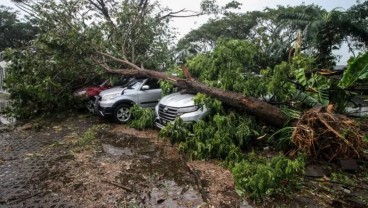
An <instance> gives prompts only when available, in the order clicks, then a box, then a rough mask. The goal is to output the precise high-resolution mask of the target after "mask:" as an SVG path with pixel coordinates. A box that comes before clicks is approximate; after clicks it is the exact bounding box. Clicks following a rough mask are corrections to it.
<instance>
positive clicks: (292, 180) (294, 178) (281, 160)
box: [232, 153, 305, 200]
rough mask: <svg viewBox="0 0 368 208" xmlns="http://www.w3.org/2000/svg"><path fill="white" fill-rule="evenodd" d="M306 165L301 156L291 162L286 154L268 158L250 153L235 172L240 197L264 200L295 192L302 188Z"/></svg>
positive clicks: (233, 169)
mask: <svg viewBox="0 0 368 208" xmlns="http://www.w3.org/2000/svg"><path fill="white" fill-rule="evenodd" d="M304 166H305V157H304V156H302V155H301V156H299V157H298V158H297V159H295V160H291V159H288V158H287V157H285V156H284V155H278V156H276V157H273V158H272V159H268V158H264V157H260V156H256V154H255V153H251V154H249V155H248V156H247V158H246V159H245V160H243V161H241V162H240V163H237V164H236V165H235V166H234V167H233V168H232V172H233V175H234V179H235V185H236V188H237V192H238V193H239V194H241V195H244V194H245V193H249V194H250V197H251V198H254V199H256V200H262V199H264V197H265V196H275V195H286V194H290V193H292V191H294V190H295V189H296V188H298V186H299V185H300V182H301V177H302V174H303V172H304Z"/></svg>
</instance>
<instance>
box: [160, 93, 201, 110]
mask: <svg viewBox="0 0 368 208" xmlns="http://www.w3.org/2000/svg"><path fill="white" fill-rule="evenodd" d="M194 97H195V95H193V94H181V93H174V94H170V95H167V96H165V97H163V98H162V99H161V100H160V104H162V105H166V106H170V107H176V108H181V107H188V106H194V105H195V104H194Z"/></svg>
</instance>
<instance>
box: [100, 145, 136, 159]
mask: <svg viewBox="0 0 368 208" xmlns="http://www.w3.org/2000/svg"><path fill="white" fill-rule="evenodd" d="M102 150H103V151H104V152H106V153H107V154H110V155H113V156H132V155H133V154H134V153H133V150H132V149H131V148H127V147H116V146H113V145H111V144H102Z"/></svg>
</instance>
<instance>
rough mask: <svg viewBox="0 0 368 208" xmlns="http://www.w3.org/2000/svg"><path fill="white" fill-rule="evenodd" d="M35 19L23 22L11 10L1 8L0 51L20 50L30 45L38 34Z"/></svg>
mask: <svg viewBox="0 0 368 208" xmlns="http://www.w3.org/2000/svg"><path fill="white" fill-rule="evenodd" d="M37 32H38V29H37V23H36V21H35V20H34V19H28V20H21V19H19V14H18V13H17V12H14V11H12V9H11V8H9V7H5V6H0V51H3V50H4V49H5V48H9V47H10V48H19V47H22V46H26V45H27V44H29V42H30V41H31V40H33V38H34V37H35V35H36V34H37Z"/></svg>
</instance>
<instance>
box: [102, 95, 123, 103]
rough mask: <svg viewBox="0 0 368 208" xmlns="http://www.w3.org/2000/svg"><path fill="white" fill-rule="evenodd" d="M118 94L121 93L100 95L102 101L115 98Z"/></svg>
mask: <svg viewBox="0 0 368 208" xmlns="http://www.w3.org/2000/svg"><path fill="white" fill-rule="evenodd" d="M119 95H121V93H115V94H109V95H105V96H103V97H102V101H106V100H112V99H115V98H116V97H117V96H119Z"/></svg>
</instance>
